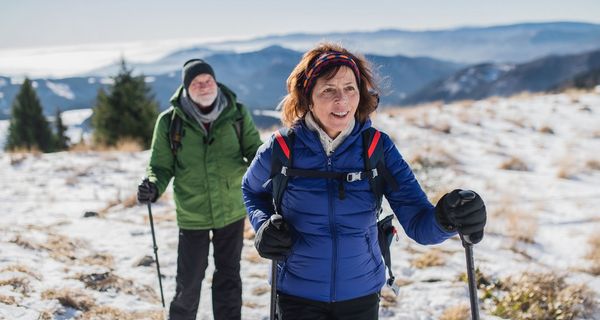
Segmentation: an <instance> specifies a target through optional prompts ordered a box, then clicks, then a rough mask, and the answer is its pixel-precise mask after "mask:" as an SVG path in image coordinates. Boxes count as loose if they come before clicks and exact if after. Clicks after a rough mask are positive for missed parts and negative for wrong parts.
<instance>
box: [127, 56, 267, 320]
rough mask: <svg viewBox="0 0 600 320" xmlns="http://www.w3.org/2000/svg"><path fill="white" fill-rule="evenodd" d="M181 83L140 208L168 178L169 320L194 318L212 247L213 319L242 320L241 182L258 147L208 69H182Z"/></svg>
mask: <svg viewBox="0 0 600 320" xmlns="http://www.w3.org/2000/svg"><path fill="white" fill-rule="evenodd" d="M182 78H183V84H182V86H180V87H179V88H178V89H177V91H176V92H175V94H174V95H173V97H172V98H171V108H169V109H168V110H166V111H164V112H163V113H161V114H160V115H159V117H158V120H157V122H156V126H155V129H154V136H153V138H152V147H151V156H150V164H149V165H148V168H147V176H148V180H146V181H145V182H142V184H140V185H139V187H138V201H139V202H141V203H148V202H154V201H156V199H157V198H158V197H159V196H160V195H161V194H162V193H163V192H164V191H165V189H166V188H167V185H168V184H169V182H170V181H171V178H174V180H173V190H174V198H175V205H176V212H177V225H178V227H179V230H180V231H179V246H178V250H177V254H178V258H177V279H176V282H177V287H176V292H175V297H174V298H173V300H172V301H171V305H170V308H169V318H170V319H171V320H177V319H186V320H187V319H195V318H196V313H197V311H198V303H199V299H200V289H201V285H202V280H203V279H204V273H205V270H206V267H207V265H208V250H209V243H210V241H211V240H212V243H213V252H214V253H213V258H214V263H215V272H214V275H213V281H212V282H213V283H212V301H213V314H214V318H215V319H240V317H241V304H242V281H241V278H240V258H241V250H242V241H243V230H244V218H245V215H246V212H245V209H244V205H243V203H242V193H241V178H242V176H243V175H244V172H245V171H246V168H247V166H248V163H249V161H251V160H252V158H253V157H254V154H255V153H256V150H257V149H258V147H259V146H260V145H261V141H260V136H259V134H258V131H257V130H256V127H255V126H254V123H253V122H252V118H251V116H250V114H249V112H248V110H247V109H246V108H245V107H244V106H243V105H241V104H239V103H238V102H237V101H236V95H235V94H234V93H233V92H232V91H231V90H230V89H229V88H227V87H226V86H224V85H223V84H220V83H218V82H216V80H215V74H214V71H213V69H212V67H211V66H210V65H209V64H208V63H206V62H205V61H203V60H201V59H192V60H189V61H187V62H186V63H185V64H184V65H183V72H182ZM211 233H212V237H211V235H210V234H211Z"/></svg>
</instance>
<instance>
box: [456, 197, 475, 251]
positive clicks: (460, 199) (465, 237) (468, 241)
mask: <svg viewBox="0 0 600 320" xmlns="http://www.w3.org/2000/svg"><path fill="white" fill-rule="evenodd" d="M475 197H476V195H475V192H473V191H471V190H461V191H459V192H458V198H457V199H454V200H455V202H454V203H453V204H452V205H451V206H452V207H453V208H456V207H458V206H459V205H461V206H462V205H464V204H465V203H467V202H469V201H472V200H473V199H475ZM460 239H461V240H462V242H463V246H464V245H473V241H471V235H469V234H462V233H460Z"/></svg>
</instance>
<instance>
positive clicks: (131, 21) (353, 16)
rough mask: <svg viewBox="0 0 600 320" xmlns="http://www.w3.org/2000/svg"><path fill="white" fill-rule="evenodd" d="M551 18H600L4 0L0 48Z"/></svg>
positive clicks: (316, 0) (440, 7)
mask: <svg viewBox="0 0 600 320" xmlns="http://www.w3.org/2000/svg"><path fill="white" fill-rule="evenodd" d="M557 20H562V21H566V20H568V21H582V22H592V23H600V1H598V0H569V1H566V0H501V1H500V0H499V1H491V0H415V1H402V0H363V1H352V0H346V1H335V0H328V1H327V0H296V1H285V0H239V1H236V0H214V1H200V0H195V1H185V0H168V1H167V0H163V1H158V0H95V1H94V0H89V1H88V0H52V1H48V0H6V1H1V2H0V49H2V48H4V49H7V48H24V47H46V46H62V45H76V44H90V43H107V42H111V43H114V42H127V41H140V40H142V41H147V40H164V39H190V38H194V39H223V38H225V39H229V38H248V37H253V36H261V35H269V34H284V33H290V32H310V33H316V32H329V31H362V30H366V31H368V30H376V29H382V28H399V29H409V30H425V29H441V28H449V27H460V26H488V25H496V24H510V23H516V22H539V21H557Z"/></svg>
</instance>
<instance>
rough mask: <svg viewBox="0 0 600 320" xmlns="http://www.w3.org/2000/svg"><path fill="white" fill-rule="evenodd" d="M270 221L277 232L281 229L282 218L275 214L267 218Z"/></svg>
mask: <svg viewBox="0 0 600 320" xmlns="http://www.w3.org/2000/svg"><path fill="white" fill-rule="evenodd" d="M269 220H271V224H272V225H273V226H275V228H277V230H280V229H281V225H282V224H283V216H282V215H280V214H278V213H276V214H274V215H272V216H271V218H269Z"/></svg>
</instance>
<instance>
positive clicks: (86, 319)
mask: <svg viewBox="0 0 600 320" xmlns="http://www.w3.org/2000/svg"><path fill="white" fill-rule="evenodd" d="M77 319H78V320H114V319H119V320H138V319H144V320H163V319H164V318H163V313H162V311H160V310H151V311H133V312H129V311H124V310H121V309H118V308H113V307H109V306H95V307H93V308H91V309H90V310H88V311H86V312H84V313H83V314H82V315H80V316H79V317H77Z"/></svg>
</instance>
